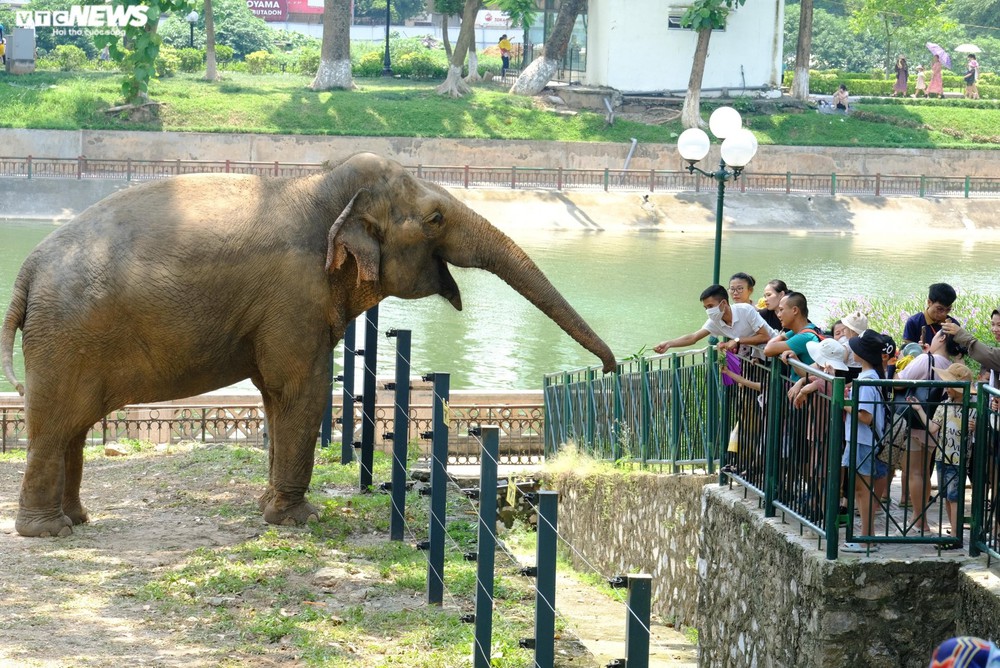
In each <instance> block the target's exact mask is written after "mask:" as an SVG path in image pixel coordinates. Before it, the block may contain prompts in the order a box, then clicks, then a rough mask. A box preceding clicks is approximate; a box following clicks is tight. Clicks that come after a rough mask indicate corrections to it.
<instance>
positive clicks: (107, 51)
mask: <svg viewBox="0 0 1000 668" xmlns="http://www.w3.org/2000/svg"><path fill="white" fill-rule="evenodd" d="M97 58H98V59H99V60H102V61H105V62H107V61H109V60H111V47H109V46H108V45H107V44H105V45H104V48H103V49H101V53H100V55H99V56H97Z"/></svg>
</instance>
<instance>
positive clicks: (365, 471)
mask: <svg viewBox="0 0 1000 668" xmlns="http://www.w3.org/2000/svg"><path fill="white" fill-rule="evenodd" d="M377 353H378V306H373V307H371V308H370V309H368V311H366V312H365V374H364V379H363V381H362V390H361V392H362V395H361V399H362V400H361V485H360V486H361V491H362V492H364V491H366V490H369V489H371V486H372V466H373V464H374V460H375V366H376V362H377V357H376V355H377Z"/></svg>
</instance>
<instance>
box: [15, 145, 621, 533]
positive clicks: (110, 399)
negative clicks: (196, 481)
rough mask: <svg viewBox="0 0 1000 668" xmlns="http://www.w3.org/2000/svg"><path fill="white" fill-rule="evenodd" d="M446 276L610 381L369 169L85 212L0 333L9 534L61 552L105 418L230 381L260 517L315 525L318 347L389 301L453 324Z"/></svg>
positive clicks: (431, 215)
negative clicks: (17, 473)
mask: <svg viewBox="0 0 1000 668" xmlns="http://www.w3.org/2000/svg"><path fill="white" fill-rule="evenodd" d="M447 263H450V264H453V265H455V266H458V267H479V268H482V269H485V270H487V271H490V272H492V273H494V274H496V275H498V276H499V277H501V278H502V279H504V280H505V281H506V282H507V283H509V284H510V285H511V286H512V287H513V288H514V289H515V290H517V291H518V292H520V293H521V294H522V295H524V297H525V298H527V299H528V300H529V301H531V302H532V303H533V304H535V305H536V306H537V307H538V308H539V309H541V310H542V311H543V312H544V313H545V314H546V315H548V316H549V317H550V318H552V320H554V321H555V322H556V323H558V324H559V325H560V326H561V327H562V328H563V329H564V330H565V331H566V332H567V333H568V334H569V335H570V336H572V337H573V338H574V339H576V340H577V341H578V342H579V343H580V344H581V345H582V346H583V347H585V348H586V349H587V350H590V351H591V352H593V353H594V354H595V355H597V356H598V357H599V358H600V359H601V361H602V362H603V365H604V369H605V371H610V370H612V369H613V368H614V366H615V359H614V355H613V354H612V352H611V350H610V349H609V348H608V346H607V345H605V343H604V342H603V341H602V340H601V339H600V338H599V337H598V336H597V335H596V334H595V333H594V332H593V331H592V330H591V329H590V327H588V326H587V324H586V323H585V322H584V321H583V320H582V319H581V318H580V316H579V315H577V313H576V312H575V311H574V310H573V309H572V307H570V306H569V304H567V303H566V301H565V300H564V299H563V298H562V296H561V295H560V294H559V293H558V292H557V291H556V289H555V288H554V287H553V286H552V285H551V284H550V283H549V281H548V280H547V279H546V278H545V276H544V275H543V274H542V273H541V272H540V271H539V270H538V268H537V267H536V266H535V264H534V263H533V262H532V261H531V260H530V259H529V258H528V257H527V255H525V254H524V252H523V251H522V250H521V249H520V248H519V247H518V246H517V245H515V244H514V243H513V242H512V241H511V240H510V239H509V238H508V237H507V236H505V235H504V234H503V233H501V232H500V231H499V230H497V229H496V228H494V227H493V226H492V225H490V223H489V222H488V221H486V220H485V219H483V218H482V217H480V216H479V215H477V214H476V213H474V212H473V211H472V210H471V209H469V208H468V207H466V206H465V205H463V204H462V203H460V202H459V201H458V200H456V199H455V198H454V197H452V196H451V195H450V194H448V193H447V192H446V191H445V190H443V189H442V188H440V187H438V186H436V185H433V184H430V183H426V182H424V181H422V180H420V179H417V178H416V177H414V176H412V175H410V174H409V173H408V172H406V171H405V170H404V169H403V168H402V167H401V166H400V165H399V164H398V163H396V162H393V161H390V160H385V159H382V158H380V157H377V156H375V155H371V154H360V155H356V156H353V157H351V158H349V159H348V160H346V161H345V162H343V163H341V164H340V165H338V166H337V167H335V168H333V169H332V170H331V171H328V172H325V173H322V174H318V175H314V176H309V177H305V178H299V179H263V178H258V177H252V176H244V175H208V174H200V175H191V176H182V177H177V178H173V179H169V180H165V181H160V182H156V183H150V184H147V185H142V186H137V187H134V188H130V189H128V190H125V191H122V192H119V193H116V194H114V195H112V196H110V197H108V198H107V199H105V200H103V201H101V202H99V203H97V204H95V205H94V206H92V207H91V208H89V209H87V210H86V211H84V212H83V213H82V214H81V215H80V216H78V217H77V218H76V219H75V220H74V221H72V222H71V223H69V224H67V225H65V226H63V227H62V228H60V229H59V230H57V231H56V232H54V233H53V234H51V235H50V236H49V237H48V238H47V239H45V240H44V241H43V242H42V243H41V244H39V246H38V248H36V249H35V250H34V251H33V252H32V253H31V255H30V256H29V257H28V259H27V260H25V263H24V266H22V268H21V271H20V273H19V274H18V277H17V280H16V282H15V284H14V290H13V297H12V299H11V304H10V308H9V309H8V311H7V314H6V317H5V318H4V322H3V328H2V330H0V356H2V364H3V368H4V372H5V373H6V375H7V377H8V378H9V379H10V380H11V382H12V383H14V384H15V385H16V386H17V388H18V391H19V392H21V393H22V394H24V398H25V408H26V417H27V428H28V441H29V445H28V461H27V470H26V472H25V476H24V481H23V484H22V487H21V497H20V508H19V510H18V513H17V521H16V529H17V532H18V533H20V534H21V535H23V536H65V535H68V534H69V533H71V532H72V528H71V527H72V525H74V524H79V523H81V522H86V521H87V520H88V517H87V510H86V509H85V508H84V507H83V505H82V504H81V502H80V480H81V476H82V473H83V444H84V439H85V435H86V432H87V430H88V429H89V428H90V427H91V425H93V424H94V423H96V422H98V421H99V420H100V419H101V417H102V416H104V415H106V414H107V413H109V412H111V411H113V410H115V409H117V408H120V407H121V406H124V405H126V404H130V403H140V402H150V401H163V400H168V399H175V398H179V397H188V396H192V395H196V394H200V393H202V392H207V391H210V390H214V389H217V388H220V387H224V386H226V385H229V384H232V383H235V382H236V381H239V380H242V379H244V378H250V379H251V380H252V381H253V383H254V385H256V386H257V388H258V389H259V390H260V393H261V396H262V397H263V402H264V409H265V412H266V414H267V416H268V419H269V422H270V429H271V436H272V444H271V451H270V461H269V481H268V486H267V490H266V491H265V493H264V495H263V496H262V497H261V500H260V506H261V510H262V511H263V513H264V519H265V520H266V521H268V522H270V523H273V524H301V523H304V522H306V521H307V520H309V519H310V518H313V517H316V516H317V511H316V509H315V508H314V507H313V506H312V505H310V504H309V503H308V502H307V501H306V497H305V493H306V489H307V488H308V486H309V479H310V476H311V475H312V467H313V451H314V448H315V443H316V433H317V431H318V429H319V424H320V420H321V415H322V410H323V407H324V405H325V403H326V400H327V399H328V398H329V387H328V381H327V378H326V374H327V360H328V359H329V356H330V352H331V350H332V348H333V346H334V345H336V343H337V342H338V341H339V340H340V339H341V338H342V336H343V334H344V329H345V327H346V325H347V323H348V322H350V321H351V320H353V319H354V318H355V317H357V316H358V315H359V314H361V313H363V312H364V311H365V310H367V309H368V308H371V307H372V306H374V305H376V304H378V303H379V302H380V301H381V300H382V299H383V298H385V297H388V296H396V297H403V298H408V299H416V298H419V297H425V296H428V295H435V294H438V295H441V296H443V297H444V298H445V299H447V300H449V301H450V302H451V303H452V304H453V305H454V306H455V308H456V309H461V307H462V301H461V296H460V295H459V290H458V286H457V285H456V284H455V281H454V280H453V279H452V276H451V274H450V272H449V271H448V267H447ZM17 329H21V330H23V336H22V349H23V352H24V359H25V383H24V385H23V386H22V385H21V384H19V383H17V381H16V379H15V378H14V370H13V364H12V353H13V346H14V337H15V334H16V331H17Z"/></svg>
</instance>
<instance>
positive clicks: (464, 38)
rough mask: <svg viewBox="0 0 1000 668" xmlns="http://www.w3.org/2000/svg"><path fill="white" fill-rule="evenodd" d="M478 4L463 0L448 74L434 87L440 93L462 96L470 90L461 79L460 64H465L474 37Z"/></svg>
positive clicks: (471, 0)
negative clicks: (442, 81)
mask: <svg viewBox="0 0 1000 668" xmlns="http://www.w3.org/2000/svg"><path fill="white" fill-rule="evenodd" d="M479 4H480V0H465V8H464V9H463V10H462V28H461V29H460V30H459V31H458V41H457V42H456V43H455V50H454V51H452V53H451V60H449V61H448V76H447V78H445V80H444V83H442V84H441V85H440V86H438V87H437V88H436V89H435V90H436V91H437V92H438V93H439V94H441V95H450V96H452V97H462V96H463V95H465V94H466V93H468V92H469V91H470V90H471V89H470V88H469V84H467V83H465V82H464V81H462V66H463V65H465V56H466V54H467V53H468V52H469V45H470V44H472V40H473V38H474V37H475V32H476V13H477V12H478V11H479Z"/></svg>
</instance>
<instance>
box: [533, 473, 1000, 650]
mask: <svg viewBox="0 0 1000 668" xmlns="http://www.w3.org/2000/svg"><path fill="white" fill-rule="evenodd" d="M710 481H711V479H710V478H708V477H705V476H659V475H651V474H627V475H626V474H620V473H615V474H599V475H588V474H581V475H580V476H577V475H575V474H572V473H564V474H558V475H556V474H550V475H548V476H547V477H546V487H547V488H550V489H557V490H558V491H559V492H560V506H559V530H560V534H561V535H562V537H563V538H564V539H565V540H566V541H567V542H568V543H569V544H571V545H573V546H574V548H575V549H576V550H578V551H579V554H573V555H572V556H571V558H572V559H573V561H574V562H575V565H576V566H577V567H578V568H581V569H583V570H585V571H587V572H590V571H591V569H592V568H597V569H598V570H599V571H600V572H601V573H602V574H604V575H611V574H618V573H627V572H637V571H643V572H647V573H650V574H652V576H653V595H654V602H653V606H654V611H655V612H656V613H658V614H660V615H661V616H663V617H664V618H665V619H667V620H670V621H674V622H676V623H678V624H683V625H695V626H696V627H697V628H698V638H699V645H700V660H699V665H701V666H706V667H708V666H712V667H714V666H731V667H733V668H741V667H744V666H746V667H750V666H796V667H797V668H800V667H802V668H813V667H815V668H833V667H834V666H837V667H839V666H851V667H852V668H853V667H872V668H889V667H893V668H895V667H906V668H911V667H912V668H918V667H919V668H923V667H924V666H926V665H927V663H928V662H929V658H930V655H931V652H932V651H933V649H934V647H935V646H936V645H937V644H938V643H939V642H941V641H942V640H945V639H946V638H949V637H951V636H954V635H959V634H971V635H979V636H981V637H986V638H993V639H997V638H1000V578H998V577H997V575H996V574H995V573H993V572H992V571H990V570H989V569H988V568H986V566H985V560H984V559H971V558H969V557H967V556H962V555H961V554H954V553H950V555H951V556H947V557H939V556H931V555H934V554H935V553H934V552H933V551H931V550H929V549H927V548H917V547H913V548H894V549H902V550H914V551H916V552H917V553H916V554H915V556H911V557H907V556H898V555H895V556H894V555H893V554H892V550H888V551H889V552H890V554H889V555H886V554H880V555H879V557H878V558H872V559H868V558H863V557H857V556H852V555H845V556H842V557H841V559H839V560H838V561H827V560H826V559H825V557H824V554H823V553H822V552H821V551H820V550H819V549H817V541H816V539H815V538H814V537H813V536H811V535H810V534H808V533H807V534H806V535H805V536H802V535H799V532H798V531H797V530H796V529H794V528H793V527H792V526H791V525H789V524H785V523H783V522H782V521H781V519H780V518H774V519H768V518H765V517H764V516H763V513H762V512H761V511H760V510H759V509H758V507H757V502H756V499H755V498H753V497H751V498H749V499H746V498H744V495H743V493H742V491H740V490H730V489H727V488H720V487H718V486H717V485H715V484H706V483H708V482H710ZM883 552H885V551H883ZM591 565H593V566H591Z"/></svg>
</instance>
